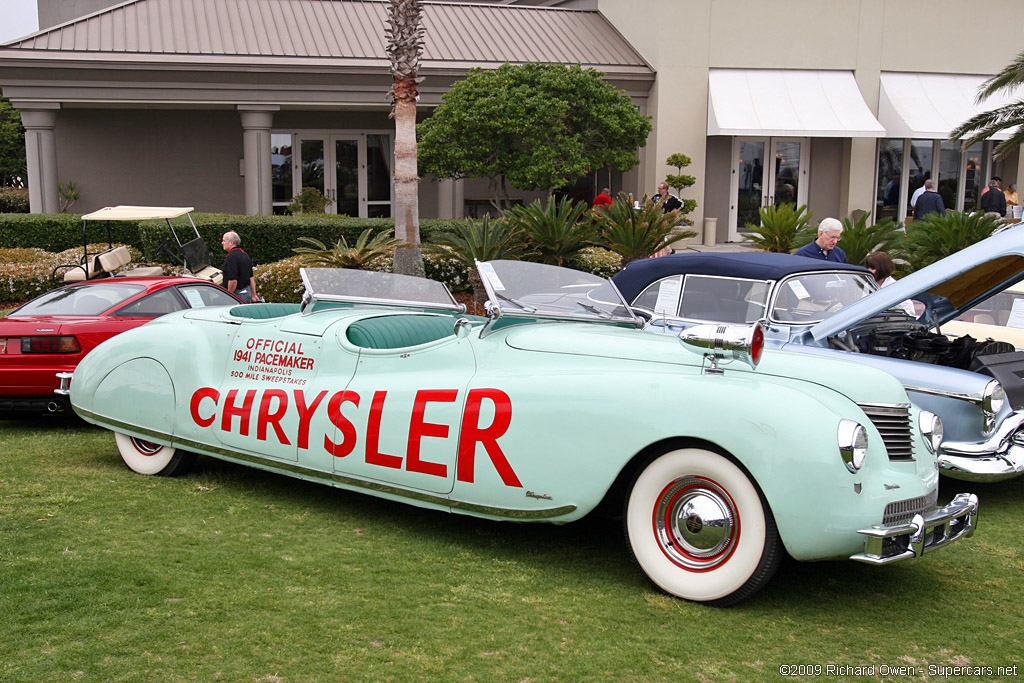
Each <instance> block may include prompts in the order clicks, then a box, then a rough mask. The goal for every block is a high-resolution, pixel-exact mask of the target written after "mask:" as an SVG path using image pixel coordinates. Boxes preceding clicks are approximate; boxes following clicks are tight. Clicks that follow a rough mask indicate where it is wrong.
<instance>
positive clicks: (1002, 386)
mask: <svg viewBox="0 0 1024 683" xmlns="http://www.w3.org/2000/svg"><path fill="white" fill-rule="evenodd" d="M613 279H614V281H615V284H616V285H617V286H618V287H619V289H620V290H621V291H622V294H623V296H624V297H625V298H626V300H627V301H629V302H630V303H631V304H632V306H634V307H635V308H636V309H637V311H638V312H639V313H640V314H641V315H644V316H645V317H646V318H648V319H649V320H650V323H651V324H650V327H649V330H650V331H655V332H657V331H665V332H668V333H671V334H673V335H675V334H678V333H679V331H680V330H682V329H685V328H686V327H688V326H690V325H704V324H707V323H709V322H716V321H717V322H729V323H752V322H755V321H759V320H760V321H762V324H763V325H764V333H765V343H766V345H767V346H768V347H770V348H772V347H774V348H785V349H799V350H801V351H803V352H807V353H816V354H823V355H827V356H831V357H833V358H846V359H848V360H854V361H856V362H858V363H861V364H864V365H870V366H872V367H876V368H879V369H882V370H885V371H886V372H888V373H891V374H892V375H894V376H895V377H896V378H897V379H899V380H900V381H901V382H902V383H903V385H904V386H905V387H906V389H907V391H908V392H909V395H910V398H911V400H912V401H913V403H914V404H915V405H917V406H918V407H920V408H922V409H924V410H929V411H931V412H934V413H936V414H937V415H939V416H940V417H941V418H942V421H943V425H944V427H945V430H946V432H945V440H944V441H943V444H942V450H941V452H940V454H939V466H940V467H941V468H942V473H943V474H945V475H947V476H949V477H952V478H955V479H966V480H972V481H998V480H1001V479H1007V478H1010V477H1016V476H1018V475H1020V474H1021V473H1024V379H1022V377H1024V353H1022V352H1018V351H1016V350H1015V349H1014V347H1013V346H1012V345H1011V344H1008V343H1005V342H998V341H991V340H977V339H973V338H971V337H967V336H959V337H955V338H950V337H948V336H946V335H945V334H943V332H942V326H943V325H944V324H945V323H946V322H948V321H950V320H953V319H954V318H956V317H957V316H958V315H960V314H961V313H962V312H964V311H966V310H968V309H970V308H972V307H974V306H976V305H977V304H978V303H979V302H981V301H984V300H985V299H987V298H989V297H991V296H994V295H996V294H998V293H999V292H1000V291H1002V290H1003V289H1004V288H1005V287H1007V286H1009V285H1011V284H1013V283H1014V282H1018V281H1020V280H1024V227H1016V228H1012V229H1010V230H1006V231H1004V232H1002V233H999V234H997V235H995V236H993V237H990V238H988V239H986V240H984V241H982V242H979V243H977V244H974V245H972V246H970V247H968V248H967V249H964V250H962V251H960V252H959V253H957V254H955V255H953V256H950V257H948V258H945V259H943V260H941V261H939V262H938V263H935V264H933V265H931V266H928V267H927V268H922V269H921V270H919V271H917V272H915V273H913V274H911V275H909V276H907V277H905V278H903V279H902V280H899V281H897V282H895V283H894V284H891V285H889V286H888V287H885V288H883V289H878V287H877V286H876V285H875V282H874V278H873V277H872V276H871V274H870V273H869V272H868V271H867V269H865V268H861V267H858V266H848V265H846V264H837V263H827V262H825V261H820V260H816V259H808V258H803V257H800V256H793V255H790V254H770V253H728V254H674V255H671V256H664V257H661V258H657V259H644V260H640V261H634V262H633V263H630V264H629V265H628V266H626V268H625V269H624V270H623V271H622V272H620V273H618V274H617V275H616V276H615V277H614V278H613ZM908 299H910V300H912V301H914V302H916V304H917V317H914V316H911V315H908V314H907V313H905V312H904V311H903V310H901V308H900V307H899V306H900V304H901V303H902V302H904V301H906V300H908Z"/></svg>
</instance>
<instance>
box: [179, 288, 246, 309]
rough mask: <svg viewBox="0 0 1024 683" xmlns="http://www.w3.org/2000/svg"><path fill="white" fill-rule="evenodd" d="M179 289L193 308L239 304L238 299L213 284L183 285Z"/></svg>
mask: <svg viewBox="0 0 1024 683" xmlns="http://www.w3.org/2000/svg"><path fill="white" fill-rule="evenodd" d="M178 289H179V290H180V291H181V294H182V296H184V297H185V301H187V302H188V304H189V306H191V307H192V308H203V307H205V306H237V305H238V299H236V298H234V297H233V296H231V295H230V294H228V293H227V292H226V291H224V290H223V289H221V288H220V287H215V286H213V285H181V286H180V287H178Z"/></svg>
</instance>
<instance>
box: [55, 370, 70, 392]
mask: <svg viewBox="0 0 1024 683" xmlns="http://www.w3.org/2000/svg"><path fill="white" fill-rule="evenodd" d="M72 376H73V373H70V372H58V373H57V379H59V380H60V387H58V388H57V389H54V390H53V393H55V394H60V395H61V396H69V395H70V394H71V377H72Z"/></svg>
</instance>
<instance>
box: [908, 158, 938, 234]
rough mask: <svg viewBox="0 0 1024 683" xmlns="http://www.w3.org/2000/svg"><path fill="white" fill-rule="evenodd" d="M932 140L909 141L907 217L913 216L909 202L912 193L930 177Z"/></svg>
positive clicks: (912, 195)
mask: <svg viewBox="0 0 1024 683" xmlns="http://www.w3.org/2000/svg"><path fill="white" fill-rule="evenodd" d="M932 142H933V141H932V140H911V141H910V159H908V160H907V163H908V164H909V165H910V177H909V179H908V182H909V183H910V185H909V187H907V215H908V216H912V215H913V214H914V208H913V206H912V205H911V203H910V201H911V200H912V199H913V198H914V192H916V191H917V188H919V187H921V186H923V185H924V181H925V180H928V179H930V178H931V177H932Z"/></svg>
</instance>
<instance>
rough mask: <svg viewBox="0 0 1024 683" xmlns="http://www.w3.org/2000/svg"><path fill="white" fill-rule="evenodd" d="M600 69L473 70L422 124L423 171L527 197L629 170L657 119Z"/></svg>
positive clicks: (522, 67)
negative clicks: (506, 186)
mask: <svg viewBox="0 0 1024 683" xmlns="http://www.w3.org/2000/svg"><path fill="white" fill-rule="evenodd" d="M602 76H603V74H602V73H600V72H598V71H596V70H594V69H584V68H582V67H580V66H578V65H577V66H565V65H562V64H534V63H528V64H521V65H512V64H504V65H502V66H500V67H498V68H497V69H495V70H489V71H485V70H483V69H472V70H471V71H470V72H469V74H468V75H467V77H466V79H465V80H463V81H459V82H457V83H456V84H455V85H454V86H453V87H452V88H451V90H449V91H448V92H447V93H446V94H445V95H444V97H443V99H442V102H441V105H440V106H439V107H438V108H437V109H436V110H435V111H434V113H433V115H431V116H430V118H428V119H426V120H425V121H423V122H422V123H420V124H419V127H418V132H419V163H420V172H421V173H423V174H431V175H434V176H436V177H438V178H474V177H475V178H488V179H489V180H490V181H491V188H492V192H493V193H494V194H495V196H497V188H498V185H499V183H504V181H505V180H507V181H508V183H510V184H511V185H512V186H513V187H516V188H519V189H521V190H551V189H557V188H560V187H564V186H565V185H567V184H569V183H572V182H575V181H576V180H578V179H579V178H582V177H583V176H585V175H586V174H587V173H588V172H590V171H592V170H596V169H598V168H609V169H611V170H615V171H626V170H629V169H631V168H633V167H634V166H636V165H637V164H638V163H639V159H638V158H637V149H638V148H639V147H643V146H644V145H645V144H646V141H647V135H648V134H649V133H650V132H651V122H650V117H648V116H644V115H643V114H641V113H640V112H639V110H638V109H637V107H636V105H634V104H633V102H632V101H631V100H630V99H629V98H628V97H627V96H625V95H623V94H622V93H620V92H618V91H617V90H615V88H614V87H612V86H611V85H610V84H609V83H607V82H605V81H604V80H602V78H601V77H602Z"/></svg>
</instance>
